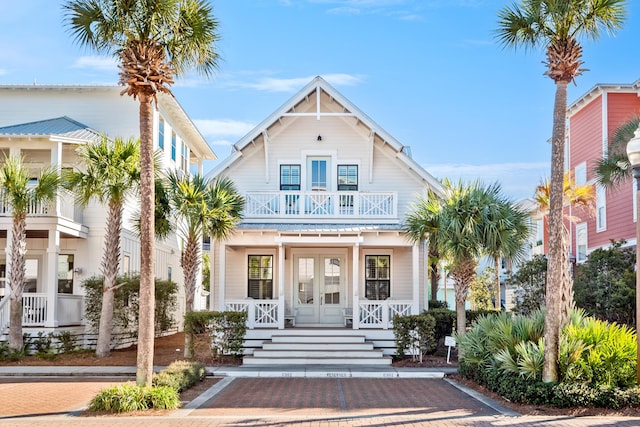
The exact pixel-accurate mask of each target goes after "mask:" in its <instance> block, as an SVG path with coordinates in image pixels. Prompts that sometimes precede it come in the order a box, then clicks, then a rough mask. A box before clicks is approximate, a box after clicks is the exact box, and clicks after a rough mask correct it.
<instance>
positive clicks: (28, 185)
mask: <svg viewBox="0 0 640 427" xmlns="http://www.w3.org/2000/svg"><path fill="white" fill-rule="evenodd" d="M32 176H33V174H32V172H31V171H30V170H29V168H28V167H26V166H25V165H24V163H23V160H22V159H21V158H19V157H14V156H11V157H5V159H4V163H3V164H2V165H0V188H2V193H0V194H1V195H2V201H3V204H4V205H5V206H6V207H8V208H9V210H10V212H11V217H12V222H13V224H12V226H11V238H10V244H9V254H10V260H11V261H10V266H9V277H8V278H9V282H8V286H9V292H10V296H9V348H10V349H12V350H13V351H22V349H23V345H24V340H23V336H22V294H23V292H24V285H25V280H24V279H25V268H26V267H25V255H26V253H27V214H28V213H29V209H30V208H31V207H32V206H38V205H40V204H47V203H50V202H51V201H53V200H55V198H56V196H57V194H58V187H59V185H60V176H59V174H58V170H57V169H55V168H53V167H49V168H43V169H42V170H41V171H40V174H39V176H38V180H37V182H36V183H32V181H31V178H32Z"/></svg>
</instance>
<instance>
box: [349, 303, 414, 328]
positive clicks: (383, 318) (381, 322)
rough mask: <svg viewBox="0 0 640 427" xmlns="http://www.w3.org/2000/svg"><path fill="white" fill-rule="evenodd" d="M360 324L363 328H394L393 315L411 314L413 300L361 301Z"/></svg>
mask: <svg viewBox="0 0 640 427" xmlns="http://www.w3.org/2000/svg"><path fill="white" fill-rule="evenodd" d="M358 305H359V308H360V316H359V326H360V327H361V328H378V329H379V328H382V329H391V328H393V316H396V315H398V316H408V315H410V314H411V307H412V306H413V302H412V301H400V300H397V301H395V300H383V301H360V302H359V303H358Z"/></svg>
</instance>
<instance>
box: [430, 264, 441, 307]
mask: <svg viewBox="0 0 640 427" xmlns="http://www.w3.org/2000/svg"><path fill="white" fill-rule="evenodd" d="M438 264H439V263H438V261H429V280H430V281H431V299H432V300H434V301H436V300H437V299H438V280H439V279H440V274H439V271H438Z"/></svg>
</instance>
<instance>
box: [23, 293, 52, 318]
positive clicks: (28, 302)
mask: <svg viewBox="0 0 640 427" xmlns="http://www.w3.org/2000/svg"><path fill="white" fill-rule="evenodd" d="M45 320H47V294H36V293H31V292H26V293H24V294H22V325H23V326H42V325H44V322H45Z"/></svg>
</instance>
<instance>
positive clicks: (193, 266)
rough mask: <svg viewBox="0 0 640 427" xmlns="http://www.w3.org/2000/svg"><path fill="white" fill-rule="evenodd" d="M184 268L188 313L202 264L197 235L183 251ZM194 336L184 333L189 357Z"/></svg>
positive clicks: (188, 241)
mask: <svg viewBox="0 0 640 427" xmlns="http://www.w3.org/2000/svg"><path fill="white" fill-rule="evenodd" d="M181 264H182V269H183V271H184V297H185V311H186V312H187V313H188V312H190V311H193V301H194V299H195V292H196V287H197V283H196V281H197V279H198V269H199V268H200V265H201V264H202V252H201V251H200V242H199V241H198V237H197V236H191V237H190V238H189V239H188V240H187V242H186V244H185V248H184V251H183V252H182V259H181ZM191 347H192V336H191V334H184V357H185V358H187V359H189V358H191V357H192V356H193V355H192V354H191Z"/></svg>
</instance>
